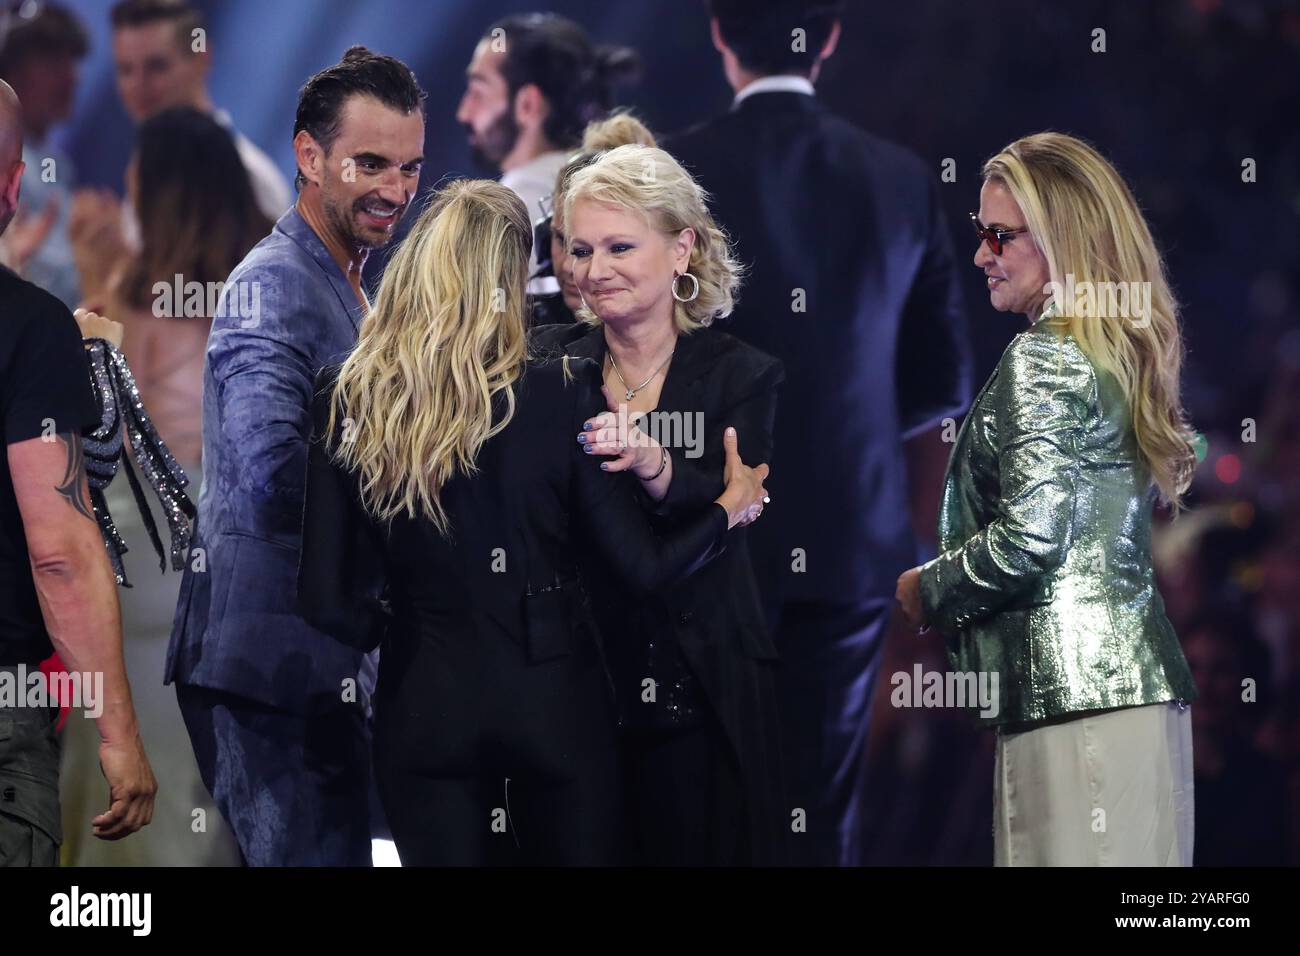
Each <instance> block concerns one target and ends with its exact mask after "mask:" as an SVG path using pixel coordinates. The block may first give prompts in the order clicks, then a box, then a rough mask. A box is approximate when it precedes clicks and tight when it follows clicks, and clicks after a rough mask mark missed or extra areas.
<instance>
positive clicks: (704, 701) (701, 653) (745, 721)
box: [532, 323, 807, 865]
mask: <svg viewBox="0 0 1300 956" xmlns="http://www.w3.org/2000/svg"><path fill="white" fill-rule="evenodd" d="M728 324H729V323H728ZM532 342H533V345H534V347H535V348H537V349H539V350H548V351H557V352H562V353H566V354H569V355H574V356H580V357H583V358H587V359H590V360H592V361H594V362H596V363H603V361H604V356H605V348H606V347H605V338H604V333H603V331H602V330H601V329H599V328H592V327H590V326H586V325H582V324H580V325H577V326H546V327H543V328H537V329H534V330H533V332H532ZM784 375H785V372H784V369H783V367H782V364H781V362H779V361H777V360H776V359H774V358H773V357H772V356H770V355H767V354H765V353H763V352H761V351H759V350H758V349H756V348H754V347H753V346H751V345H748V344H746V343H744V342H742V341H741V340H740V339H738V338H735V337H734V336H732V335H729V334H727V333H726V332H723V331H721V329H719V328H718V326H717V324H716V323H715V325H713V326H711V327H709V328H704V329H698V330H696V331H694V332H691V333H689V334H685V335H682V336H681V337H679V338H678V340H677V346H676V349H675V351H674V352H673V360H672V362H671V363H669V365H668V372H667V375H666V376H665V378H664V383H663V387H662V388H661V389H660V390H659V401H658V403H657V406H656V409H655V412H657V413H661V414H660V415H659V416H658V418H652V419H651V420H650V421H648V422H647V423H646V425H647V426H648V427H650V428H652V429H654V430H656V431H657V432H658V434H657V435H656V437H657V438H658V439H659V440H660V442H661V443H663V444H665V445H668V446H669V447H670V451H671V453H672V456H673V478H672V483H671V484H670V485H669V487H668V494H667V496H666V497H665V498H664V500H663V501H662V502H659V503H654V502H652V501H651V500H650V499H649V498H648V497H647V496H645V495H643V494H641V493H640V492H639V491H638V495H639V497H640V498H641V499H642V505H643V507H645V508H647V509H648V510H651V511H653V513H654V515H653V518H652V521H653V522H654V523H655V526H656V527H658V528H660V529H661V530H663V531H665V532H667V531H668V530H669V529H672V528H674V527H676V524H677V522H678V521H679V520H681V516H684V515H690V514H692V513H693V512H694V511H695V510H696V509H698V508H699V507H701V505H702V504H706V503H707V502H709V501H712V500H713V499H714V498H715V497H716V496H717V495H718V493H719V492H720V491H721V490H722V487H723V470H724V464H725V453H724V451H723V443H722V436H723V433H724V431H725V430H726V428H727V426H728V425H732V426H735V428H736V432H737V435H738V436H739V450H740V457H741V459H742V460H743V461H744V462H745V463H746V464H748V465H752V466H756V465H758V464H759V463H762V462H765V463H767V464H769V465H770V466H771V468H772V473H773V474H776V473H778V472H780V471H781V470H782V469H783V468H785V467H787V463H788V459H789V458H790V457H791V456H793V455H799V454H806V453H807V452H806V450H801V449H799V448H792V449H786V448H774V446H773V441H772V421H773V419H774V417H775V415H776V409H777V405H778V401H777V396H778V392H779V391H780V390H781V388H782V380H783V379H784ZM782 506H783V503H782V502H781V501H779V500H778V499H775V498H774V499H773V501H772V503H771V505H770V506H769V507H768V509H767V510H766V512H765V513H764V515H763V517H762V518H760V519H759V520H758V523H757V524H756V525H755V526H754V527H757V526H758V524H762V523H763V522H764V521H767V520H768V518H769V517H770V516H771V513H772V510H773V509H775V508H779V507H782ZM753 530H754V528H737V529H735V530H734V531H732V532H731V534H729V535H728V536H727V550H726V553H725V554H723V555H721V556H720V557H719V558H718V559H717V560H716V561H711V562H709V564H708V565H706V566H705V567H703V568H700V570H699V571H697V572H696V573H695V574H693V575H691V576H690V578H688V579H687V580H685V581H683V582H681V583H680V584H677V585H674V586H673V587H665V588H660V589H659V590H657V591H655V592H654V593H653V594H649V595H638V594H633V593H630V592H629V591H628V590H627V589H626V588H624V587H623V586H622V585H621V584H619V583H618V581H617V580H614V579H613V576H612V575H611V573H610V566H609V562H608V561H605V560H604V559H603V558H602V556H601V555H600V554H599V553H598V552H597V551H596V550H595V549H592V548H589V549H587V550H586V551H584V558H585V559H587V560H586V562H585V564H584V570H585V571H587V573H588V576H589V578H590V579H591V580H592V581H593V582H595V583H594V590H593V596H592V603H593V605H594V608H595V613H596V619H597V622H598V624H599V625H600V627H601V629H602V630H603V631H604V632H605V633H606V634H607V636H608V638H609V639H608V640H607V644H609V645H610V648H611V650H610V653H609V659H610V662H611V665H612V670H613V672H614V680H615V684H616V687H617V690H618V697H619V703H620V705H621V708H622V713H623V720H624V727H625V728H627V729H630V730H634V731H635V730H636V729H638V728H639V729H641V730H642V731H645V730H649V731H651V732H652V733H654V734H655V737H654V738H651V739H658V736H659V735H660V734H662V733H664V732H675V731H677V730H680V729H682V728H684V727H689V726H691V725H692V724H698V723H699V722H701V721H706V722H708V723H711V720H712V718H710V717H707V716H705V715H706V714H712V715H713V717H716V719H717V723H718V724H720V725H721V727H722V732H723V733H724V734H725V736H726V741H725V744H726V745H727V746H724V747H723V748H721V749H722V750H724V751H726V750H730V752H732V753H733V754H734V755H735V762H736V763H737V764H738V766H739V770H740V779H741V786H742V789H743V795H744V804H745V805H744V807H743V808H741V807H736V808H734V810H735V812H736V813H737V814H742V813H743V815H744V817H746V818H747V819H748V825H749V830H750V833H749V841H748V845H749V849H750V857H751V860H752V862H754V863H756V864H765V865H766V864H776V865H780V864H782V863H785V862H788V858H787V853H788V847H787V844H786V838H787V836H788V835H789V832H790V804H789V802H788V800H787V799H786V798H785V795H784V790H783V786H782V780H781V776H782V773H781V735H780V727H779V724H778V721H777V705H776V695H775V677H776V666H777V660H776V657H777V652H776V649H775V647H774V646H773V643H772V640H771V638H770V636H769V633H768V629H767V627H766V624H765V622H764V620H763V609H762V606H761V604H760V600H759V592H758V588H757V585H756V583H755V579H754V572H753V568H752V565H751V562H750V554H749V540H748V539H749V536H750V535H751V533H752V532H753ZM614 638H617V641H615V640H614ZM646 678H650V679H652V680H654V681H655V682H656V688H657V692H656V694H655V699H654V700H653V701H651V700H650V699H648V698H649V696H650V695H648V694H645V693H644V685H643V682H644V681H645V679H646ZM708 723H706V725H708ZM728 862H733V861H731V860H730V859H729V858H728Z"/></svg>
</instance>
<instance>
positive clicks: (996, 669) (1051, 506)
mask: <svg viewBox="0 0 1300 956" xmlns="http://www.w3.org/2000/svg"><path fill="white" fill-rule="evenodd" d="M971 218H972V220H973V221H974V225H975V230H976V234H977V238H978V240H979V245H978V248H977V250H976V253H975V260H974V261H975V265H976V267H978V268H979V269H980V270H982V271H983V272H984V273H985V276H986V283H987V285H988V289H989V300H990V304H991V305H992V306H993V308H995V309H997V310H998V311H1000V312H1015V313H1019V314H1021V315H1024V316H1025V317H1026V318H1027V319H1028V320H1029V322H1030V323H1031V324H1030V327H1029V329H1028V330H1026V331H1024V332H1021V333H1020V334H1019V335H1017V336H1016V337H1015V338H1014V339H1013V340H1012V341H1011V344H1010V345H1009V346H1008V347H1007V350H1006V352H1005V353H1004V354H1003V356H1002V360H1001V361H1000V362H999V363H998V366H997V368H996V369H995V370H994V372H993V375H992V376H991V377H990V379H989V381H988V383H987V384H986V385H985V386H984V388H983V390H982V391H981V392H980V393H979V395H978V396H977V397H976V399H975V402H974V404H973V406H972V408H971V411H970V413H969V414H968V416H967V418H966V421H965V423H964V424H963V426H962V428H961V431H960V433H959V434H958V437H957V440H956V443H955V445H954V447H953V452H952V457H951V459H950V461H949V465H948V474H947V478H946V482H945V487H944V496H943V503H942V506H941V509H940V513H939V536H940V548H941V552H942V553H941V554H940V555H939V556H938V557H937V558H935V559H934V560H933V561H930V562H928V563H927V564H925V565H923V566H921V567H920V568H913V569H912V570H910V571H908V572H906V573H905V574H903V575H902V576H901V577H900V578H899V582H898V600H899V602H900V604H901V605H902V608H903V611H904V613H905V615H906V616H907V617H908V618H909V620H911V621H912V622H913V623H915V624H917V625H919V626H932V627H934V628H935V629H937V630H939V631H940V632H942V633H944V634H945V635H947V638H948V650H949V659H950V662H951V664H952V667H953V669H954V670H955V671H958V672H960V673H964V674H971V675H974V676H976V677H977V679H978V680H981V681H983V682H984V684H983V686H985V687H986V688H987V689H990V690H991V693H988V694H985V695H983V696H981V698H980V706H981V710H980V717H981V720H982V722H984V723H985V724H986V725H989V726H993V727H995V728H996V730H997V759H996V770H995V777H994V857H995V862H996V863H997V864H998V865H1006V866H1023V865H1085V866H1086V865H1092V866H1114V865H1158V866H1190V865H1191V862H1192V832H1193V809H1194V806H1193V792H1192V742H1191V714H1190V710H1189V706H1188V705H1189V704H1190V702H1191V701H1192V700H1193V699H1195V697H1196V689H1195V687H1194V685H1193V683H1192V677H1191V672H1190V670H1189V669H1188V666H1187V662H1186V660H1185V659H1184V658H1183V654H1182V650H1181V649H1180V647H1179V644H1178V639H1177V637H1176V635H1175V634H1174V630H1173V627H1172V626H1171V625H1170V623H1169V620H1168V618H1167V617H1166V615H1165V610H1164V602H1163V601H1162V600H1161V597H1160V593H1159V591H1158V590H1157V588H1156V582H1155V575H1154V572H1153V570H1152V566H1151V520H1152V510H1153V507H1154V505H1155V504H1156V502H1157V500H1163V501H1164V502H1165V503H1167V504H1168V505H1169V506H1170V508H1171V509H1172V510H1175V511H1176V510H1177V509H1178V508H1179V506H1180V502H1181V496H1182V494H1183V492H1184V491H1185V490H1186V488H1187V485H1188V483H1189V481H1190V480H1191V474H1192V471H1193V469H1194V467H1195V455H1194V452H1193V450H1192V446H1191V443H1190V437H1191V433H1190V429H1189V427H1188V425H1187V422H1186V419H1185V416H1184V414H1183V410H1182V406H1181V403H1180V400H1179V368H1180V364H1181V359H1182V351H1183V347H1182V342H1181V338H1180V335H1179V326H1178V310H1177V305H1176V303H1175V302H1174V298H1173V295H1172V293H1171V292H1170V290H1169V286H1168V282H1167V280H1166V278H1165V270H1164V265H1163V263H1162V261H1161V257H1160V254H1159V252H1158V250H1157V249H1156V245H1155V242H1154V240H1153V239H1152V237H1151V232H1150V230H1149V229H1148V228H1147V225H1146V221H1145V219H1144V218H1143V216H1142V212H1141V210H1140V209H1139V208H1138V205H1137V202H1136V201H1135V200H1134V198H1133V195H1132V193H1131V192H1130V191H1129V189H1128V187H1127V186H1126V185H1125V183H1124V181H1123V180H1122V179H1121V178H1120V176H1119V174H1118V173H1117V172H1116V171H1115V169H1114V167H1113V166H1111V165H1110V163H1108V162H1107V161H1106V160H1105V159H1104V158H1103V157H1102V156H1101V155H1099V154H1098V153H1097V152H1096V150H1094V149H1093V148H1092V147H1091V146H1089V145H1088V144H1086V143H1084V142H1082V141H1080V140H1078V139H1075V138H1073V137H1071V136H1066V135H1063V134H1060V133H1040V134H1037V135H1034V136H1027V137H1025V138H1023V139H1020V140H1017V141H1016V142H1014V143H1011V144H1010V145H1009V146H1007V147H1006V148H1005V149H1003V150H1002V151H1001V152H999V153H998V154H997V155H995V156H994V157H993V158H991V159H990V160H989V161H988V162H987V163H985V165H984V183H983V186H982V188H981V190H980V208H979V212H978V213H975V214H972V217H971Z"/></svg>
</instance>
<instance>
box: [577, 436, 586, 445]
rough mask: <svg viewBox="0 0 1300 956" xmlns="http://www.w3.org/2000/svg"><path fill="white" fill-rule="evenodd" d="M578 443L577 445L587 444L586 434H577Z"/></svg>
mask: <svg viewBox="0 0 1300 956" xmlns="http://www.w3.org/2000/svg"><path fill="white" fill-rule="evenodd" d="M578 444H579V445H585V444H587V436H586V435H579V436H578Z"/></svg>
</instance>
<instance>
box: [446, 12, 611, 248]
mask: <svg viewBox="0 0 1300 956" xmlns="http://www.w3.org/2000/svg"><path fill="white" fill-rule="evenodd" d="M636 70H637V58H636V54H635V53H634V52H633V51H632V50H630V49H628V48H626V47H610V46H601V45H597V44H593V43H592V42H591V40H590V39H589V38H588V36H587V32H586V31H585V30H583V28H582V27H580V26H579V25H578V24H576V23H574V22H573V21H572V20H568V19H566V18H564V17H561V16H557V15H556V14H553V13H525V14H518V15H515V16H509V17H505V18H503V19H501V20H498V21H496V22H495V23H493V24H492V26H490V27H488V29H487V31H486V32H485V33H484V34H483V37H482V39H480V40H479V42H478V45H477V46H476V47H475V48H474V57H473V59H472V60H470V64H469V67H468V69H466V71H465V94H464V96H462V97H461V101H460V106H459V107H457V109H456V121H457V122H458V123H460V124H461V125H462V126H464V127H465V131H466V134H467V135H468V137H469V146H470V153H471V155H472V156H473V158H474V162H475V163H476V164H477V165H479V166H480V167H482V168H483V169H484V170H486V171H491V172H493V173H500V174H501V185H503V186H506V187H508V188H510V189H513V190H514V191H515V192H516V193H517V194H518V195H519V198H520V199H522V200H523V201H524V206H525V207H526V208H527V210H528V218H529V219H530V220H534V221H535V220H537V219H538V218H540V217H541V216H542V214H543V211H542V209H541V206H540V203H541V200H542V197H544V196H550V195H551V190H553V189H554V188H555V177H556V175H557V174H558V173H559V172H560V167H561V166H563V165H564V159H565V156H566V154H567V153H568V151H570V150H572V149H574V148H576V147H577V145H578V143H579V142H580V141H581V139H582V131H583V130H584V129H585V128H586V126H587V124H588V123H590V122H592V121H593V120H596V119H600V118H601V117H603V116H604V115H605V114H606V113H608V112H609V109H610V107H611V106H612V105H613V87H614V85H615V84H616V83H618V82H620V81H624V80H628V79H631V78H632V77H633V76H634V75H635V73H636ZM535 252H536V250H534V256H533V260H532V261H533V262H534V263H536V261H537V257H536V254H535Z"/></svg>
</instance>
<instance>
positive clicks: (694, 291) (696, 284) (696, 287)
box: [673, 272, 700, 302]
mask: <svg viewBox="0 0 1300 956" xmlns="http://www.w3.org/2000/svg"><path fill="white" fill-rule="evenodd" d="M678 279H690V280H691V283H692V288H691V294H690V295H688V296H686V297H685V298H682V297H681V296H680V295H678V294H677V280H678ZM699 294H700V280H699V279H697V278H695V276H693V275H691V274H690V273H689V272H683V273H681V274H680V275H679V274H678V273H676V272H674V273H673V298H674V299H676V300H677V301H678V302H694V301H695V300H696V298H698V296H699Z"/></svg>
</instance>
